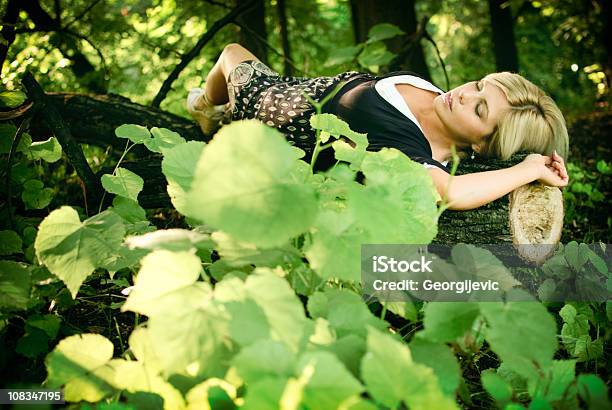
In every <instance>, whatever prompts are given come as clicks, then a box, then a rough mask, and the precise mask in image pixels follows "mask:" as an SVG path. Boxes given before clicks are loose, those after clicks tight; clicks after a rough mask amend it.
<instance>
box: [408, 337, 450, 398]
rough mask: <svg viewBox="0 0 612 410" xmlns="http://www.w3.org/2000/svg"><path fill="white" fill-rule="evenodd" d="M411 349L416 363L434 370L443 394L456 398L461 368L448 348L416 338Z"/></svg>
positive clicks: (411, 344)
mask: <svg viewBox="0 0 612 410" xmlns="http://www.w3.org/2000/svg"><path fill="white" fill-rule="evenodd" d="M409 347H410V352H411V353H412V358H413V359H414V361H415V362H416V363H421V364H423V365H425V366H427V367H430V368H431V369H433V371H434V374H435V375H436V377H437V378H438V383H439V384H440V389H441V390H442V392H443V393H444V394H446V395H447V396H449V397H455V391H456V390H457V388H458V387H459V382H460V380H461V377H462V376H461V368H460V367H459V363H458V362H457V359H456V358H455V355H454V354H453V352H452V351H451V350H450V349H449V348H448V346H446V345H445V344H442V343H433V342H429V341H427V340H423V339H416V338H415V339H413V340H412V341H411V342H410V345H409Z"/></svg>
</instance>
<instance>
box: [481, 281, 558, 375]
mask: <svg viewBox="0 0 612 410" xmlns="http://www.w3.org/2000/svg"><path fill="white" fill-rule="evenodd" d="M515 297H516V300H517V301H513V300H512V299H514V298H515ZM527 298H528V295H527V294H525V292H524V291H520V290H511V291H510V292H508V301H507V302H505V303H502V302H481V303H479V306H480V311H481V312H482V315H483V316H484V317H485V319H486V321H487V324H488V326H487V329H486V339H487V341H488V342H489V344H490V345H491V349H492V350H493V351H494V352H495V353H497V355H498V356H499V357H500V359H501V360H502V361H503V362H504V364H506V365H507V366H508V368H509V369H512V370H514V371H516V372H517V373H518V374H520V375H522V376H524V377H527V378H532V377H533V378H537V377H538V374H539V370H538V369H542V368H547V367H548V366H550V365H551V364H552V358H553V354H554V353H555V350H556V349H557V336H556V334H557V326H556V324H555V320H554V318H553V317H552V315H551V314H550V313H548V311H547V310H546V308H545V307H544V306H543V305H542V304H540V303H539V302H535V301H534V302H529V301H525V300H528V299H527Z"/></svg>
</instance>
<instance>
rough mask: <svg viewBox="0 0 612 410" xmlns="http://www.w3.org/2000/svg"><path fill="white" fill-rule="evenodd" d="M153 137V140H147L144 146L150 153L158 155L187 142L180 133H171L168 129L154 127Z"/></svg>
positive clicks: (152, 129) (152, 130)
mask: <svg viewBox="0 0 612 410" xmlns="http://www.w3.org/2000/svg"><path fill="white" fill-rule="evenodd" d="M151 135H152V136H153V138H150V139H145V140H144V145H145V146H146V147H147V148H148V149H149V151H153V152H158V153H165V152H166V150H168V149H171V148H172V147H175V146H177V145H181V144H184V143H185V142H187V141H185V138H183V137H181V136H180V135H179V133H178V132H174V131H171V130H169V129H167V128H157V127H153V128H151Z"/></svg>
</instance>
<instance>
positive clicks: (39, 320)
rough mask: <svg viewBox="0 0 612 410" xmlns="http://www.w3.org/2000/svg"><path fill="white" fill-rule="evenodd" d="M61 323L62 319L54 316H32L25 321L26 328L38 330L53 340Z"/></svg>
mask: <svg viewBox="0 0 612 410" xmlns="http://www.w3.org/2000/svg"><path fill="white" fill-rule="evenodd" d="M61 323H62V319H61V318H60V317H59V316H56V315H52V314H49V315H33V316H30V317H29V318H28V320H27V321H26V327H27V328H36V329H40V330H42V331H43V332H45V333H46V334H47V336H48V337H49V339H51V340H53V339H55V338H56V337H57V332H59V328H60V324H61Z"/></svg>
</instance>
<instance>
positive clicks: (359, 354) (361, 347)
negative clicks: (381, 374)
mask: <svg viewBox="0 0 612 410" xmlns="http://www.w3.org/2000/svg"><path fill="white" fill-rule="evenodd" d="M318 320H323V319H318ZM328 349H329V350H330V351H331V352H332V353H334V354H335V355H336V357H337V358H338V359H340V361H341V362H342V363H344V365H345V366H346V368H347V369H348V370H349V371H350V372H351V373H352V374H353V376H355V377H361V375H360V371H359V370H360V369H359V367H360V363H361V359H362V358H363V355H364V354H365V352H366V341H365V339H364V338H363V337H360V336H357V335H356V334H348V335H346V336H343V337H340V338H338V340H336V341H334V342H333V343H332V344H331V345H329V346H328Z"/></svg>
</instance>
